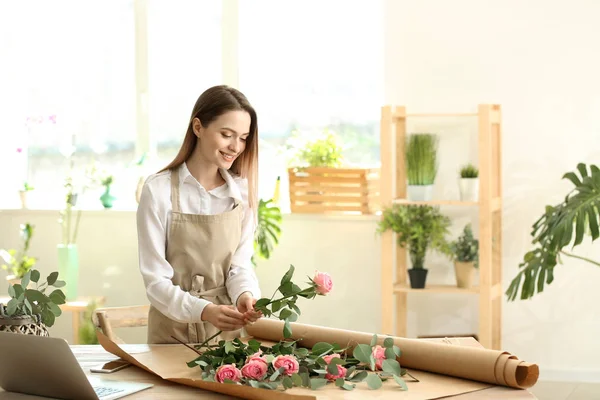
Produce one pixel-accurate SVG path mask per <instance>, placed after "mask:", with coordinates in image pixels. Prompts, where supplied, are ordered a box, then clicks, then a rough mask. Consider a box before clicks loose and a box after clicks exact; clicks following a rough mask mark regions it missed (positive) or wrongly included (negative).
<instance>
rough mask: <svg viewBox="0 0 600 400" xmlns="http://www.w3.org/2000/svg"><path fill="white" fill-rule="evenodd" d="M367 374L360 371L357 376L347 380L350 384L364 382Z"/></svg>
mask: <svg viewBox="0 0 600 400" xmlns="http://www.w3.org/2000/svg"><path fill="white" fill-rule="evenodd" d="M367 376H369V373H368V372H367V371H360V372H359V373H358V374H356V375H354V376H353V377H352V379H349V380H350V382H362V381H364V380H365V379H366V378H367Z"/></svg>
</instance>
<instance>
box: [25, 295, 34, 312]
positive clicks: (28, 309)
mask: <svg viewBox="0 0 600 400" xmlns="http://www.w3.org/2000/svg"><path fill="white" fill-rule="evenodd" d="M24 304H25V308H26V309H27V311H28V312H27V314H29V315H32V314H33V307H31V303H30V302H29V300H27V299H24Z"/></svg>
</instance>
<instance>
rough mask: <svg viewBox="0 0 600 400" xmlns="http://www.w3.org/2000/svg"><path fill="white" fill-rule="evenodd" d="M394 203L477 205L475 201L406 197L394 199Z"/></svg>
mask: <svg viewBox="0 0 600 400" xmlns="http://www.w3.org/2000/svg"><path fill="white" fill-rule="evenodd" d="M392 203H394V204H407V205H424V206H478V205H479V203H478V202H476V201H460V200H430V201H412V200H406V199H394V200H392Z"/></svg>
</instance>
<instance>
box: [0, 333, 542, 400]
mask: <svg viewBox="0 0 600 400" xmlns="http://www.w3.org/2000/svg"><path fill="white" fill-rule="evenodd" d="M469 339H470V340H469ZM469 339H464V340H465V343H464V344H465V345H476V346H477V345H479V343H477V342H476V341H475V340H473V339H472V338H469ZM452 340H454V339H452ZM461 341H462V340H461ZM121 346H123V349H124V350H125V351H127V352H128V353H130V354H133V353H135V352H136V348H137V349H138V350H137V351H140V350H141V349H142V348H141V347H140V346H139V345H134V344H131V345H121ZM144 347H145V346H144ZM71 349H72V350H73V353H74V354H75V356H76V357H77V360H78V361H79V364H80V365H81V366H82V368H83V369H84V370H85V373H86V374H88V375H89V374H90V368H92V367H97V366H101V365H102V364H104V363H105V362H107V361H110V360H114V359H116V358H117V357H115V356H114V355H112V354H110V353H108V352H106V351H105V350H104V349H103V348H102V347H101V346H99V345H79V346H77V345H75V346H71ZM94 375H96V376H101V377H102V378H103V379H115V380H124V381H125V380H126V381H136V382H143V383H152V384H154V387H152V388H150V389H147V390H144V391H142V392H139V393H135V394H132V395H129V396H127V397H126V399H132V400H133V399H165V398H173V399H181V400H186V399H190V400H191V399H194V400H196V399H198V398H202V399H209V400H212V399H214V400H217V399H218V400H226V399H231V396H225V395H221V394H218V393H213V392H208V391H205V390H202V389H196V388H192V387H188V386H184V385H178V384H175V383H171V382H168V381H165V380H162V379H161V378H159V377H158V376H156V375H153V374H151V373H149V372H146V371H144V370H142V369H140V368H138V367H135V366H130V367H127V368H125V369H123V370H121V371H118V372H115V373H112V374H94ZM317 393H318V392H315V394H317ZM451 398H452V399H457V400H475V399H487V400H502V399H506V400H531V399H536V397H535V396H534V395H533V394H532V393H530V392H529V391H527V390H516V389H511V388H506V387H500V386H496V387H493V388H489V389H484V390H480V391H477V392H471V393H466V394H462V395H458V396H453V397H451ZM12 399H14V400H30V399H31V400H34V399H40V400H42V399H44V398H43V397H37V396H25V395H19V394H14V393H6V392H2V389H0V400H12Z"/></svg>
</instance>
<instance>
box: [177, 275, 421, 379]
mask: <svg viewBox="0 0 600 400" xmlns="http://www.w3.org/2000/svg"><path fill="white" fill-rule="evenodd" d="M293 275H294V266H290V269H289V270H288V271H287V272H286V274H285V275H284V276H283V278H282V279H281V283H280V285H279V287H278V288H277V290H276V291H275V293H273V296H271V298H262V299H259V300H258V301H257V302H256V304H255V306H254V308H255V310H257V311H261V312H262V313H263V315H265V316H266V317H271V316H275V317H277V318H278V319H280V320H283V321H284V328H283V335H284V338H286V340H283V341H280V342H279V343H277V344H275V345H274V346H263V345H262V344H261V343H260V342H258V341H257V340H254V339H251V340H249V341H248V343H244V342H242V341H241V340H240V339H234V340H231V341H224V340H222V341H220V342H219V343H218V344H216V345H209V344H208V343H209V341H210V339H211V338H209V339H208V340H207V341H205V342H204V343H202V344H200V345H198V346H196V349H197V350H200V349H206V350H205V351H204V352H201V353H200V352H199V353H200V356H199V357H197V358H196V359H194V360H192V361H190V362H188V366H189V367H190V368H195V367H199V368H200V369H201V370H202V379H203V380H205V381H210V382H220V383H232V384H242V385H249V386H252V387H254V388H263V389H277V388H279V387H280V386H282V387H283V388H284V389H290V388H293V387H306V388H311V389H319V388H321V387H323V386H325V385H327V384H328V383H335V385H336V386H338V387H340V388H342V389H345V390H352V389H354V388H355V387H356V383H359V382H362V381H366V383H367V384H368V386H369V388H371V389H378V388H380V387H381V386H382V381H385V380H387V379H394V380H395V381H396V383H398V385H399V386H400V387H401V388H402V390H407V386H406V383H405V381H404V379H403V378H402V376H404V375H405V374H407V372H406V370H404V369H402V368H400V364H399V363H398V361H397V360H396V357H399V356H400V349H399V348H398V347H397V346H395V345H394V342H393V340H392V339H391V338H386V339H385V340H384V342H383V346H379V345H377V335H373V339H372V341H371V344H370V345H367V344H358V345H356V346H355V347H354V348H353V352H352V357H350V356H348V355H347V354H346V350H347V349H348V348H342V347H340V345H338V344H335V343H334V344H330V343H326V342H320V343H317V344H315V345H314V346H313V348H312V349H307V348H302V347H298V346H297V345H296V344H297V343H296V341H292V340H287V339H288V338H290V337H291V335H292V329H291V326H290V322H295V321H296V320H297V319H298V316H299V315H300V309H299V308H298V306H297V305H296V301H297V300H298V298H299V297H303V298H307V299H313V298H315V297H316V296H317V295H321V296H324V295H327V294H328V293H329V292H330V291H331V290H332V288H333V283H332V280H331V277H330V276H329V275H328V274H327V273H322V272H318V271H317V272H316V273H315V276H314V277H313V278H312V279H311V278H309V282H308V284H309V286H308V287H307V288H305V289H301V288H300V287H299V286H298V285H296V284H295V283H294V282H293V281H292V278H293ZM277 292H279V293H281V297H279V298H277V299H275V295H276V294H277ZM369 371H372V372H373V373H369ZM409 376H410V374H409ZM413 379H414V378H413ZM415 381H416V379H415Z"/></svg>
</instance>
